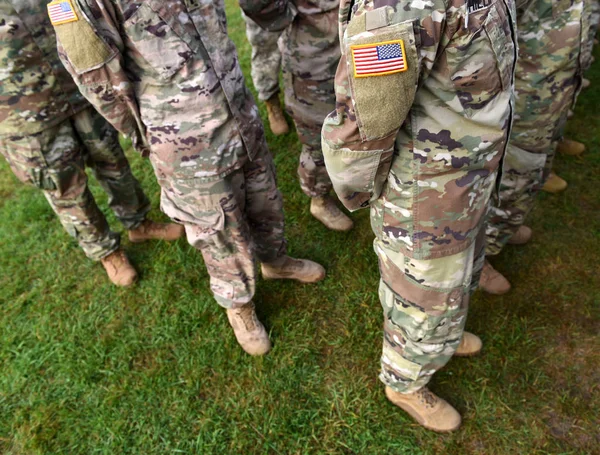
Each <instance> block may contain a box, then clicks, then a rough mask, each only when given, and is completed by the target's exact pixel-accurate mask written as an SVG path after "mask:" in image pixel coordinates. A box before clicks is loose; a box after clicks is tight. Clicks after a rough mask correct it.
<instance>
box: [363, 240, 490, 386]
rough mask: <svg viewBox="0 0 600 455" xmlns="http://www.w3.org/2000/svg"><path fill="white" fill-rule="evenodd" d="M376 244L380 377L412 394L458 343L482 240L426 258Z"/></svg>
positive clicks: (481, 256) (476, 276) (480, 263)
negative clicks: (380, 319) (380, 310)
mask: <svg viewBox="0 0 600 455" xmlns="http://www.w3.org/2000/svg"><path fill="white" fill-rule="evenodd" d="M483 233H484V232H483V230H481V234H483ZM374 243H375V253H377V256H378V257H379V270H380V272H381V281H380V283H379V300H380V302H381V305H382V306H383V312H384V325H383V353H382V356H381V374H380V379H381V380H382V381H383V383H385V384H386V385H389V386H390V387H392V388H393V389H394V390H396V391H398V392H401V393H411V392H416V391H417V390H419V389H420V388H422V387H423V386H425V385H426V384H427V383H428V382H429V380H430V379H431V377H432V376H433V374H434V373H435V372H436V371H438V370H439V369H440V368H442V367H443V366H444V365H446V363H448V361H449V360H450V358H451V357H452V355H453V354H454V352H455V351H456V348H457V347H458V345H459V344H460V340H461V338H462V334H463V331H464V328H465V323H466V321H467V312H468V306H469V296H470V294H471V293H472V292H473V291H474V290H475V288H476V287H477V283H478V282H479V276H480V274H481V269H482V268H483V259H484V258H485V254H484V252H485V249H484V238H483V235H479V237H478V239H477V240H476V241H475V242H474V243H471V245H470V246H469V247H468V248H467V249H466V250H463V251H461V252H460V253H457V254H452V255H449V256H446V257H442V258H438V259H430V260H416V259H411V258H407V257H406V256H404V255H403V254H402V253H398V252H395V251H392V250H390V249H388V248H387V246H386V245H385V244H384V243H383V242H382V241H381V240H379V239H376V240H375V242H374Z"/></svg>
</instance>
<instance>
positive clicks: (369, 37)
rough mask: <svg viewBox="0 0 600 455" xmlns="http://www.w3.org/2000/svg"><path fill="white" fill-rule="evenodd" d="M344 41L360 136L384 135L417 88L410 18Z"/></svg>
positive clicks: (403, 116)
mask: <svg viewBox="0 0 600 455" xmlns="http://www.w3.org/2000/svg"><path fill="white" fill-rule="evenodd" d="M348 30H350V28H349V29H348ZM346 43H347V44H346V49H345V51H346V55H347V64H348V75H349V79H350V87H351V90H352V99H353V100H354V106H355V110H356V116H357V124H358V129H359V131H360V135H361V139H362V140H366V141H370V140H374V139H380V138H383V137H386V136H388V135H390V134H391V133H393V132H396V131H397V130H398V129H399V128H400V127H401V126H402V123H404V120H405V119H406V116H407V115H408V112H409V111H410V108H411V107H412V104H413V101H414V98H415V93H416V90H417V79H418V74H419V68H418V57H417V42H416V39H415V34H414V22H413V21H408V22H402V23H399V24H393V25H389V26H386V27H381V28H379V29H375V30H371V31H365V32H362V33H358V34H356V35H354V36H350V37H348V39H347V40H346Z"/></svg>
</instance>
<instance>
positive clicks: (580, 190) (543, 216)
mask: <svg viewBox="0 0 600 455" xmlns="http://www.w3.org/2000/svg"><path fill="white" fill-rule="evenodd" d="M232 5H233V2H232V1H230V2H229V8H230V9H229V19H230V25H229V26H230V31H231V35H232V37H233V39H234V40H235V41H236V44H237V45H238V46H239V53H240V58H241V63H242V66H243V68H244V71H245V73H246V74H247V75H248V74H249V55H250V49H249V46H248V44H247V42H246V40H245V36H244V28H243V22H242V20H241V17H240V15H239V12H238V11H236V10H235V8H234V7H233V6H232ZM596 58H597V59H598V60H600V52H598V50H597V52H596ZM588 77H589V78H590V79H591V80H592V84H593V85H592V87H591V88H590V89H588V90H587V91H586V92H584V94H583V95H582V96H581V98H580V102H579V105H578V106H577V110H576V117H575V118H574V119H573V120H571V121H570V123H569V135H570V136H571V137H573V138H576V139H578V140H580V141H582V142H584V143H585V144H586V145H587V146H588V149H589V151H588V152H587V153H586V154H585V155H584V156H583V157H582V158H565V157H558V159H557V162H556V170H557V172H558V173H559V175H561V176H563V177H564V178H566V179H567V180H568V181H569V184H570V186H569V188H568V189H567V191H566V192H564V193H563V194H560V195H556V196H550V195H547V194H543V195H542V196H541V197H540V198H539V204H538V206H537V208H536V209H535V212H534V213H533V215H532V217H531V220H530V221H529V224H530V225H531V226H532V227H533V228H534V232H535V237H534V240H533V241H532V242H531V244H529V245H527V246H525V247H509V248H507V249H506V252H505V253H503V255H502V256H501V257H500V258H499V259H498V260H497V261H496V262H495V265H496V267H497V268H498V269H499V270H500V271H502V272H503V273H505V274H506V276H507V277H508V278H509V279H510V280H511V282H512V283H513V285H514V290H513V291H512V292H510V293H509V294H508V295H506V296H504V297H488V296H485V295H482V294H481V293H477V294H476V295H475V297H474V299H473V300H472V306H471V308H472V309H471V313H470V317H469V321H468V323H467V327H468V329H469V330H471V331H473V332H475V333H477V334H479V335H480V336H481V337H482V339H483V341H484V344H485V348H484V349H485V351H484V352H483V355H482V356H480V357H477V358H472V359H455V360H452V361H451V362H450V363H449V364H448V366H447V367H446V368H445V369H444V370H442V371H441V372H440V373H439V374H437V375H436V377H435V379H434V380H433V382H432V384H431V388H432V389H433V390H434V391H435V392H437V393H438V394H440V395H441V396H443V397H445V398H447V399H448V400H449V401H450V402H451V403H453V404H454V405H455V406H456V407H457V408H458V409H459V410H460V411H461V413H462V414H463V416H464V426H463V428H462V430H461V431H459V432H457V433H455V434H451V435H445V436H440V435H437V434H434V433H431V432H428V431H426V430H423V429H422V428H420V427H419V426H418V425H416V424H414V423H413V422H412V421H411V420H410V419H409V418H407V417H406V416H405V415H404V414H403V413H401V412H400V411H398V410H397V409H396V408H394V407H393V406H392V405H390V404H389V403H388V402H387V401H386V400H385V398H384V396H383V393H382V390H383V387H382V385H381V384H380V383H379V381H378V379H377V372H378V368H379V354H380V349H381V338H382V332H381V327H382V314H381V308H380V305H379V302H378V299H377V296H376V286H377V283H378V272H377V265H376V258H375V255H374V253H373V251H372V246H371V242H372V234H371V232H370V229H369V223H368V213H367V211H362V212H359V213H356V214H355V215H352V216H353V219H354V220H355V221H356V228H355V229H354V230H353V231H352V232H351V233H348V234H339V233H334V232H330V231H327V230H326V229H325V228H324V227H323V226H321V225H320V224H319V223H318V222H317V221H316V220H314V219H313V218H312V217H311V215H310V213H309V210H308V199H307V198H306V197H305V196H304V195H303V194H302V192H301V191H300V188H299V185H298V183H297V177H296V164H297V157H298V154H299V144H298V141H297V138H296V136H295V134H289V135H288V136H287V137H284V138H275V137H273V136H272V135H269V138H268V139H269V144H270V146H271V149H272V151H273V153H274V154H275V155H276V163H277V170H278V173H279V181H280V184H281V190H282V192H283V195H284V198H285V210H286V215H287V222H288V225H287V233H288V238H289V243H290V250H291V253H292V254H294V255H298V256H302V257H309V258H312V259H315V260H317V261H319V262H321V263H323V264H324V265H325V266H326V267H327V269H328V277H327V279H326V280H325V281H324V282H322V283H320V284H318V285H314V286H302V285H298V284H294V283H292V282H262V281H261V282H260V283H259V291H258V295H257V297H256V302H257V304H258V306H259V315H260V317H261V319H262V320H263V321H264V322H265V324H266V326H267V328H268V329H269V330H270V333H271V337H272V340H273V341H274V349H273V351H272V352H271V353H270V354H269V355H268V356H266V357H264V358H251V357H249V356H247V355H245V354H244V353H243V352H242V350H241V349H240V348H239V347H238V345H237V343H236V341H235V339H234V337H233V334H232V332H231V330H230V328H229V326H228V323H227V320H226V317H225V313H224V311H223V310H222V309H221V308H220V307H219V306H217V304H216V303H215V302H214V301H213V299H212V297H211V295H210V293H209V291H208V279H207V274H206V271H205V268H204V265H203V262H202V258H201V255H200V254H199V253H198V252H196V251H195V250H194V249H193V248H191V247H190V246H189V245H188V244H187V243H186V242H185V240H181V241H179V242H177V243H175V244H167V243H149V244H142V245H134V244H129V243H128V242H127V241H126V240H125V241H124V245H125V247H126V249H127V252H128V254H129V255H130V257H131V259H132V261H133V262H134V263H135V264H136V266H137V268H138V270H139V271H140V275H141V281H140V283H139V284H138V285H137V286H135V287H134V288H133V289H131V290H123V289H118V288H116V287H114V286H112V285H111V284H110V283H109V282H108V280H107V279H106V276H105V274H104V271H103V270H102V268H101V267H100V266H99V265H98V264H95V263H92V262H91V261H88V260H87V259H86V258H85V256H84V255H83V253H82V252H81V251H80V250H79V249H78V247H77V245H76V244H75V243H74V242H73V241H72V240H71V239H70V238H69V237H68V236H67V234H66V233H65V232H64V231H63V230H62V228H61V226H60V224H59V222H58V220H57V219H56V218H55V216H54V215H53V213H52V211H51V210H50V208H49V206H48V205H47V203H46V200H45V199H44V198H43V196H42V195H41V194H40V193H39V192H38V191H36V190H34V189H32V188H28V187H25V186H23V185H20V184H18V182H17V181H16V179H15V178H14V177H13V176H12V174H11V173H10V171H9V169H8V166H7V165H6V164H5V163H4V161H2V162H1V164H0V272H1V273H0V289H1V295H0V453H1V454H11V455H20V454H67V455H75V454H85V455H90V454H144V455H148V454H219V455H230V454H231V455H237V454H361V455H367V454H368V455H371V454H374V455H379V454H407V455H409V454H457V455H459V454H460V455H462V454H511V455H512V454H598V453H600V388H599V385H598V384H600V338H599V331H600V315H599V305H600V279H599V274H600V259H599V253H600V191H599V189H598V185H599V184H600V110H599V108H598V106H600V62H596V64H595V66H594V68H593V69H592V71H590V73H589V75H588ZM261 109H262V107H261ZM262 113H263V115H264V111H262ZM269 134H270V133H269ZM129 156H130V157H131V162H132V166H133V168H134V171H135V174H136V175H137V176H138V177H139V178H140V180H141V181H142V182H143V185H144V187H145V188H146V189H147V192H148V194H149V195H150V196H151V197H152V200H153V203H154V207H155V210H154V212H153V215H154V217H155V218H161V217H162V218H164V217H163V216H162V215H161V214H160V213H159V211H158V192H159V190H158V186H157V184H156V181H155V179H154V176H153V173H152V170H151V167H150V164H149V163H148V162H146V161H144V160H142V159H140V158H139V157H138V156H136V155H135V154H134V153H130V154H129ZM92 185H93V191H94V194H95V195H96V196H97V200H98V201H99V202H100V204H101V205H102V207H103V208H104V210H105V211H106V213H107V215H108V217H109V219H110V221H111V224H112V225H113V226H114V228H115V229H121V227H120V226H118V224H117V222H116V221H115V218H114V216H113V215H112V214H111V213H110V212H109V211H108V210H107V209H106V197H105V195H104V194H103V193H102V192H101V191H100V190H99V186H98V185H97V184H96V182H93V183H92Z"/></svg>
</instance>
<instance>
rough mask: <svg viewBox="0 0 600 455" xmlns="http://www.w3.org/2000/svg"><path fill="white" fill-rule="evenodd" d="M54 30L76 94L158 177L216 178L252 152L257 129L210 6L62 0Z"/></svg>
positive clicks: (217, 13) (221, 20)
mask: <svg viewBox="0 0 600 455" xmlns="http://www.w3.org/2000/svg"><path fill="white" fill-rule="evenodd" d="M72 4H73V8H74V10H75V13H76V14H77V20H72V21H70V22H67V23H62V24H57V25H55V30H56V34H57V38H58V42H59V54H60V55H61V58H62V59H63V63H65V66H66V67H67V69H68V70H69V72H70V73H71V74H72V75H73V77H74V78H75V80H76V82H77V84H78V85H79V88H80V90H81V91H82V93H83V94H84V95H85V97H86V98H87V99H88V100H89V101H90V102H91V103H92V104H93V105H94V106H95V107H96V109H97V110H98V111H99V112H100V113H101V114H102V115H103V116H104V117H105V118H106V119H107V120H108V121H109V122H111V123H112V124H113V125H114V126H115V127H116V128H117V129H118V130H119V131H121V132H122V133H124V134H126V135H127V136H130V137H131V138H132V140H133V144H134V147H135V148H136V149H138V150H139V151H141V152H142V153H148V152H149V151H150V158H151V159H152V161H153V164H154V168H155V171H156V174H157V177H158V178H159V179H162V178H168V179H172V178H175V179H186V178H197V179H201V180H203V181H211V180H219V179H221V178H222V177H223V176H225V175H227V174H228V173H230V172H232V171H233V170H235V169H238V168H240V167H241V166H242V165H243V164H244V163H245V162H246V161H247V160H248V158H250V159H251V158H252V157H253V156H254V154H255V153H256V152H257V150H259V149H260V148H261V147H265V146H266V145H265V138H264V131H263V128H262V123H261V120H260V117H259V114H258V109H257V107H256V104H255V103H254V100H253V98H252V96H251V94H250V92H249V91H248V89H247V88H246V86H245V83H244V77H243V75H242V72H241V69H240V66H239V64H238V58H237V52H236V49H235V47H234V45H233V43H232V42H231V40H230V39H229V37H228V36H227V24H226V18H225V11H224V6H223V3H222V1H218V0H185V1H184V0H72Z"/></svg>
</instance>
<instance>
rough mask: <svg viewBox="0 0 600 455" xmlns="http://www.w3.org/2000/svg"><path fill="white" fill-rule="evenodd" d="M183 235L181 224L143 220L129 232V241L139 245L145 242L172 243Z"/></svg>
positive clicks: (183, 230)
mask: <svg viewBox="0 0 600 455" xmlns="http://www.w3.org/2000/svg"><path fill="white" fill-rule="evenodd" d="M184 233H185V229H184V227H183V226H182V225H181V224H176V223H157V222H156V221H152V220H144V221H142V224H140V225H139V226H138V227H136V228H135V229H132V230H131V231H129V240H130V241H131V242H133V243H141V242H145V241H146V240H167V241H172V240H177V239H179V238H181V237H182V236H183V234H184Z"/></svg>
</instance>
